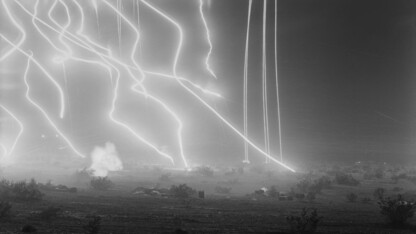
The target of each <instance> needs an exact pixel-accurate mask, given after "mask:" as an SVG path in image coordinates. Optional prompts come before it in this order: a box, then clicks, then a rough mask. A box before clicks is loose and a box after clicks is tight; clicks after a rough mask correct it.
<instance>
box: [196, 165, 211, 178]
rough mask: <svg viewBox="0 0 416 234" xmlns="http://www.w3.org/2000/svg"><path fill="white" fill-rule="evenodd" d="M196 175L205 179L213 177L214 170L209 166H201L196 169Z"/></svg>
mask: <svg viewBox="0 0 416 234" xmlns="http://www.w3.org/2000/svg"><path fill="white" fill-rule="evenodd" d="M194 173H195V174H198V175H201V176H204V177H213V176H214V170H213V169H212V168H211V167H209V166H200V167H197V168H195V169H194Z"/></svg>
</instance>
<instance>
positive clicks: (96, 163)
mask: <svg viewBox="0 0 416 234" xmlns="http://www.w3.org/2000/svg"><path fill="white" fill-rule="evenodd" d="M89 169H90V170H91V171H92V173H93V175H94V176H107V174H108V172H109V171H121V170H123V163H122V162H121V160H120V158H119V157H118V153H117V150H116V146H115V145H114V144H113V143H111V142H107V143H105V146H104V147H100V146H96V147H95V148H94V150H93V151H92V152H91V166H90V168H89Z"/></svg>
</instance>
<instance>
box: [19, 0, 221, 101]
mask: <svg viewBox="0 0 416 234" xmlns="http://www.w3.org/2000/svg"><path fill="white" fill-rule="evenodd" d="M14 1H15V2H16V4H18V5H19V6H20V8H21V9H22V10H23V11H25V12H26V13H27V14H28V15H30V16H32V17H33V18H34V19H35V20H36V21H39V22H40V23H42V24H43V25H44V26H46V27H48V28H49V29H51V30H52V31H54V32H56V33H60V31H58V30H57V29H55V28H53V27H52V26H51V25H49V24H48V23H46V22H45V21H43V20H42V19H40V18H39V17H37V16H35V15H34V14H32V13H31V12H30V11H28V10H27V9H26V8H25V7H24V6H23V5H22V4H21V3H19V2H17V1H16V0H14ZM73 2H74V3H75V4H76V5H77V6H78V7H79V8H80V9H82V7H81V6H80V5H79V3H78V2H77V1H76V0H73ZM81 12H82V14H81V17H82V22H83V18H84V16H83V11H82V10H81ZM82 31H83V24H81V26H80V29H78V31H77V35H79V36H81V37H83V38H84V39H85V40H86V41H87V42H88V43H89V44H92V45H93V46H94V47H98V48H100V49H102V50H104V51H106V52H107V54H103V53H100V52H98V51H96V50H95V49H94V48H92V47H91V46H90V45H89V44H88V43H86V42H85V41H83V40H81V39H79V37H77V36H75V35H73V34H72V33H70V32H69V31H66V32H65V33H66V34H68V35H69V36H71V37H73V38H75V40H78V41H79V42H77V41H75V40H74V39H72V38H71V37H69V36H67V35H64V37H65V38H66V39H67V40H69V41H71V42H72V43H74V44H76V45H77V46H79V47H81V48H84V49H86V50H88V51H90V52H92V53H94V54H96V55H98V56H100V57H101V58H103V57H105V58H107V59H109V60H111V61H113V62H114V63H116V64H119V65H121V66H123V67H125V68H126V69H128V68H130V69H134V70H138V71H139V72H142V71H141V69H138V68H137V66H138V65H137V64H135V66H134V67H133V66H130V65H128V64H126V63H123V62H122V61H120V60H118V59H116V58H115V57H114V56H113V55H112V53H111V50H109V49H108V48H105V47H103V46H101V45H100V44H98V43H95V42H94V41H92V40H91V39H90V38H89V37H87V36H86V35H84V34H82ZM132 54H133V55H134V53H132ZM77 59H80V58H77ZM103 59H104V58H103ZM85 62H90V63H93V62H92V61H89V60H85ZM133 62H135V60H133ZM99 65H101V66H103V64H102V63H99ZM104 67H105V66H104ZM142 75H143V74H142ZM167 76H169V75H167ZM174 78H175V79H176V77H174ZM182 79H183V80H186V79H185V78H182ZM186 82H188V83H191V84H192V85H193V86H198V85H196V84H194V83H193V82H192V81H190V80H186ZM203 92H204V93H206V94H213V92H212V91H210V90H207V89H204V90H203ZM213 95H214V96H218V95H215V94H213ZM219 96H220V95H219Z"/></svg>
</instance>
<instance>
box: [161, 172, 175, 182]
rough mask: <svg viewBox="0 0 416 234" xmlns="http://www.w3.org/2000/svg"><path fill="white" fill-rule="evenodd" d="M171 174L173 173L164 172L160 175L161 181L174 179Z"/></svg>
mask: <svg viewBox="0 0 416 234" xmlns="http://www.w3.org/2000/svg"><path fill="white" fill-rule="evenodd" d="M171 176H172V174H171V173H165V174H162V175H161V176H160V177H159V181H161V182H171V181H172V179H171Z"/></svg>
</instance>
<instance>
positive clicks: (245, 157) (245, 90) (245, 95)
mask: <svg viewBox="0 0 416 234" xmlns="http://www.w3.org/2000/svg"><path fill="white" fill-rule="evenodd" d="M252 4H253V0H249V2H248V14H247V34H246V48H245V51H244V74H243V75H244V93H243V99H244V137H246V138H247V137H248V123H247V119H248V116H247V111H248V110H247V88H248V87H247V86H248V78H247V75H248V74H247V73H248V72H247V69H248V42H249V37H250V19H251V6H252ZM243 162H244V163H250V160H249V158H248V144H247V142H246V141H244V161H243Z"/></svg>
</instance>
